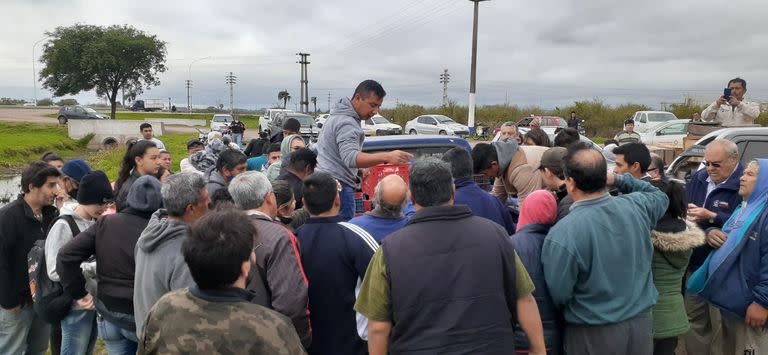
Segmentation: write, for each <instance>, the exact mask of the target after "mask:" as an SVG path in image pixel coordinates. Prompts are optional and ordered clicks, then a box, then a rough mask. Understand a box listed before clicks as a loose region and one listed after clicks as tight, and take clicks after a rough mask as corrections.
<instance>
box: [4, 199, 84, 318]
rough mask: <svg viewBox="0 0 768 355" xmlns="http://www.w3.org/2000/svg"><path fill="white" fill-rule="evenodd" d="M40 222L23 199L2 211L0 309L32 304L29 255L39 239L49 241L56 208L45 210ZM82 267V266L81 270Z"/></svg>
mask: <svg viewBox="0 0 768 355" xmlns="http://www.w3.org/2000/svg"><path fill="white" fill-rule="evenodd" d="M42 212H43V220H42V222H41V221H38V220H37V219H35V216H34V214H33V213H32V208H31V207H29V205H28V204H27V203H26V202H25V201H24V198H23V196H19V198H18V199H17V200H16V201H13V202H11V203H9V204H7V205H6V206H5V207H3V208H0V307H2V308H5V309H11V308H14V307H16V306H23V305H26V304H31V303H32V296H31V294H30V291H29V273H28V268H27V254H28V253H29V250H30V249H32V245H33V244H34V243H35V241H36V240H38V239H45V236H46V233H47V231H48V225H50V224H51V222H52V221H53V220H54V219H55V218H56V216H58V215H59V212H58V210H57V209H56V207H53V206H45V207H43V210H42ZM79 269H80V265H79V264H78V270H79Z"/></svg>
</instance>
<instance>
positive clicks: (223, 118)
mask: <svg viewBox="0 0 768 355" xmlns="http://www.w3.org/2000/svg"><path fill="white" fill-rule="evenodd" d="M231 120H232V117H230V116H213V122H229V121H231Z"/></svg>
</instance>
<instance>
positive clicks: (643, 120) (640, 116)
mask: <svg viewBox="0 0 768 355" xmlns="http://www.w3.org/2000/svg"><path fill="white" fill-rule="evenodd" d="M638 117H639V118H640V119H639V121H640V122H643V123H645V122H648V121H647V120H646V118H645V113H641V114H640V115H639V116H638Z"/></svg>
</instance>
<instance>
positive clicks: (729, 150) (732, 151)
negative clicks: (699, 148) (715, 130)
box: [706, 139, 739, 158]
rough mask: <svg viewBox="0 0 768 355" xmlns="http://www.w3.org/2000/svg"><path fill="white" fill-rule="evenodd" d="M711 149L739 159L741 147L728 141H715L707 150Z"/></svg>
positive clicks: (710, 143)
mask: <svg viewBox="0 0 768 355" xmlns="http://www.w3.org/2000/svg"><path fill="white" fill-rule="evenodd" d="M710 147H712V148H720V149H722V150H723V151H725V154H726V155H727V156H729V157H731V158H738V157H739V147H738V146H736V143H733V142H731V141H729V140H727V139H715V140H713V141H711V142H709V144H707V148H706V149H710Z"/></svg>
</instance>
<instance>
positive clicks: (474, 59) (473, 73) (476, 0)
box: [467, 0, 488, 132]
mask: <svg viewBox="0 0 768 355" xmlns="http://www.w3.org/2000/svg"><path fill="white" fill-rule="evenodd" d="M469 1H472V2H474V3H475V15H474V20H473V21H472V70H471V73H470V78H469V115H468V116H469V118H468V119H467V121H468V122H467V126H469V130H470V132H471V131H474V129H475V93H476V92H477V91H476V88H475V82H476V79H477V13H478V11H479V8H480V2H481V1H488V0H469Z"/></svg>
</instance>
